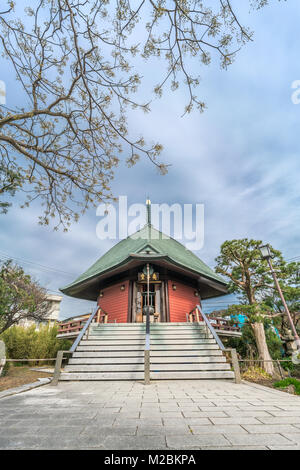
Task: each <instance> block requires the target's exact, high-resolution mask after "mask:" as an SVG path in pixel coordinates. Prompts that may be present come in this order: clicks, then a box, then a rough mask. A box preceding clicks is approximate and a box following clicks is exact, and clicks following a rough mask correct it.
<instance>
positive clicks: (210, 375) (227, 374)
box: [150, 370, 234, 380]
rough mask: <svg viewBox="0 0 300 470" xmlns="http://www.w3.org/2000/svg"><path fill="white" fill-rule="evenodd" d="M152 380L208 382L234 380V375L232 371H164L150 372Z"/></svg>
mask: <svg viewBox="0 0 300 470" xmlns="http://www.w3.org/2000/svg"><path fill="white" fill-rule="evenodd" d="M150 379H151V380H161V379H164V380H172V379H173V380H177V379H179V380H186V379H193V380H199V379H202V380H208V379H230V380H233V379H234V373H233V372H232V371H229V370H228V371H196V372H186V371H182V372H175V371H164V372H153V371H152V372H150Z"/></svg>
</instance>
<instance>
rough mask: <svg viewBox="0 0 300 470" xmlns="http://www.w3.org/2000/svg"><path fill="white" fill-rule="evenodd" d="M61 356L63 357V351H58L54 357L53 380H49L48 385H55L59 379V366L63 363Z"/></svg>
mask: <svg viewBox="0 0 300 470" xmlns="http://www.w3.org/2000/svg"><path fill="white" fill-rule="evenodd" d="M63 356H64V351H58V352H57V356H56V361H55V368H54V374H53V378H52V380H51V383H50V385H57V384H58V381H59V377H60V370H61V365H62V361H63Z"/></svg>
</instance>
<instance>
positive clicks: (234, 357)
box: [230, 348, 242, 384]
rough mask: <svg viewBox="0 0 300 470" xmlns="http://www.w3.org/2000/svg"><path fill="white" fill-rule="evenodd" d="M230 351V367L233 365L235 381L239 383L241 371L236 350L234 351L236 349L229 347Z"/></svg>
mask: <svg viewBox="0 0 300 470" xmlns="http://www.w3.org/2000/svg"><path fill="white" fill-rule="evenodd" d="M230 351H231V360H232V367H233V370H234V375H235V383H236V384H240V383H241V382H242V379H241V371H240V366H239V360H238V356H237V352H236V349H233V348H232V349H230Z"/></svg>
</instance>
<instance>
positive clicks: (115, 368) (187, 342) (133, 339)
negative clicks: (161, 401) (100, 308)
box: [60, 323, 234, 381]
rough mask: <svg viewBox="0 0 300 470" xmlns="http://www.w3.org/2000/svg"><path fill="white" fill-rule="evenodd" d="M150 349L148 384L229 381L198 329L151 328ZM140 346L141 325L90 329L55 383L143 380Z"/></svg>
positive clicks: (222, 361)
mask: <svg viewBox="0 0 300 470" xmlns="http://www.w3.org/2000/svg"><path fill="white" fill-rule="evenodd" d="M150 344H151V351H150V380H163V379H165V380H171V379H177V380H178V379H182V380H188V379H194V380H195V379H205V380H207V379H227V380H233V379H234V373H233V372H232V371H231V370H230V365H229V364H228V363H227V362H226V358H225V356H224V355H223V352H222V351H221V350H220V348H219V346H218V344H217V343H216V341H215V339H214V338H213V337H212V335H211V334H210V333H208V332H207V331H206V328H205V325H203V324H189V323H178V324H176V323H158V324H153V325H151V339H150ZM144 345H145V325H144V324H128V323H126V324H120V323H119V324H109V323H107V324H101V325H93V326H92V327H91V330H90V333H89V336H88V337H84V338H83V339H82V340H81V342H80V343H79V345H78V347H77V349H76V351H75V352H74V354H73V356H72V358H71V359H70V360H69V364H68V365H67V366H66V367H65V369H64V372H62V373H61V376H60V380H63V381H67V380H87V381H89V380H144Z"/></svg>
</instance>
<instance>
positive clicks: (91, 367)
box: [64, 363, 230, 373]
mask: <svg viewBox="0 0 300 470" xmlns="http://www.w3.org/2000/svg"><path fill="white" fill-rule="evenodd" d="M150 370H152V371H154V372H160V371H175V372H177V371H192V372H196V371H201V370H213V371H221V370H222V371H223V370H230V366H229V364H227V363H224V364H210V363H208V364H206V363H203V364H177V363H175V364H151V365H150ZM135 371H144V364H143V363H139V364H71V365H67V366H65V368H64V372H84V373H86V372H135Z"/></svg>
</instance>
